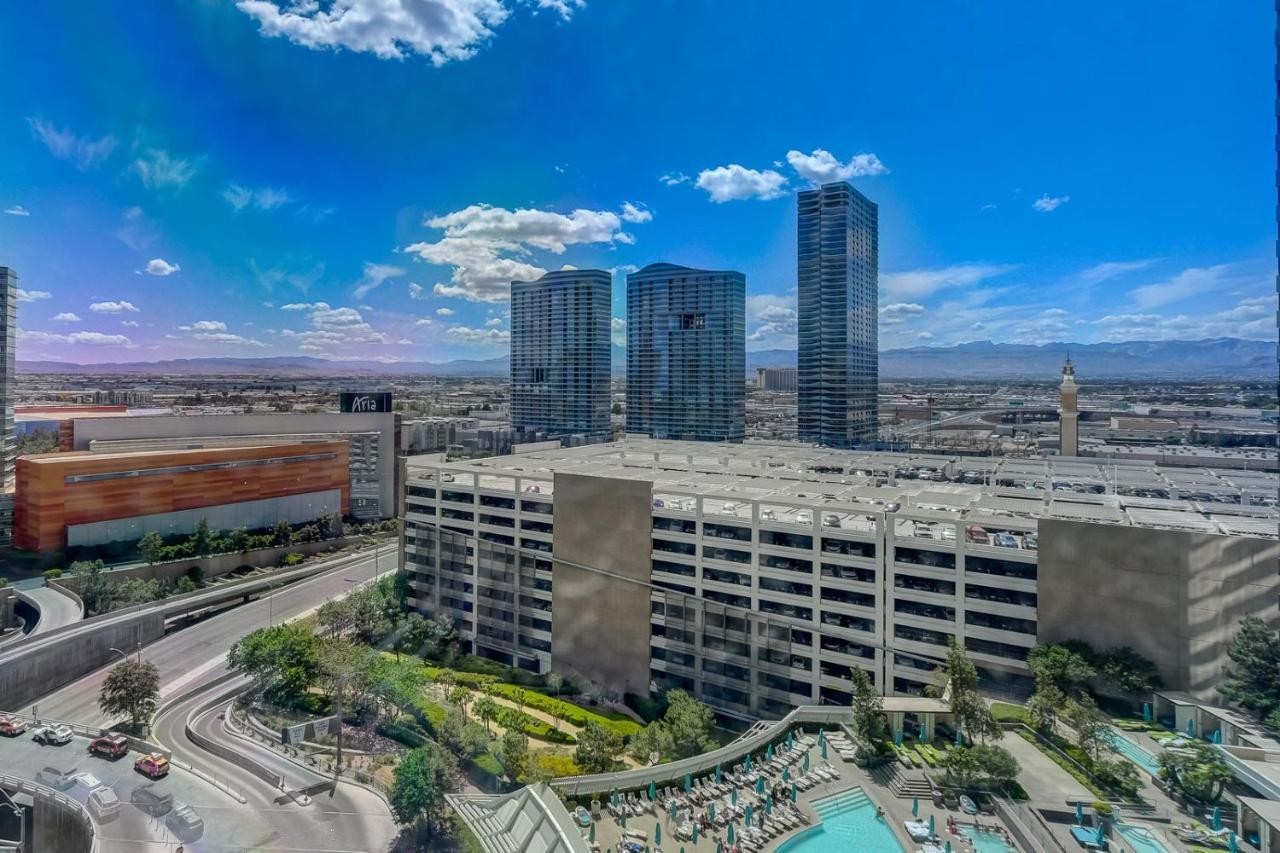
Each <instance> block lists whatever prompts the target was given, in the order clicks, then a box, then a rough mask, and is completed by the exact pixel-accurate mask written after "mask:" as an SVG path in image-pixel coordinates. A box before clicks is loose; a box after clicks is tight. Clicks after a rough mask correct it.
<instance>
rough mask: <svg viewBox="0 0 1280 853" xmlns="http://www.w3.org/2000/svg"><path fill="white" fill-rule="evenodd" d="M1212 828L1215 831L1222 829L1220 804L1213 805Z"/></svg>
mask: <svg viewBox="0 0 1280 853" xmlns="http://www.w3.org/2000/svg"><path fill="white" fill-rule="evenodd" d="M1213 828H1214V830H1215V831H1216V830H1219V829H1222V806H1214V807H1213Z"/></svg>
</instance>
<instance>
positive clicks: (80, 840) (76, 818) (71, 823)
mask: <svg viewBox="0 0 1280 853" xmlns="http://www.w3.org/2000/svg"><path fill="white" fill-rule="evenodd" d="M0 788H2V789H4V790H5V791H8V792H10V793H22V794H28V795H30V796H31V798H32V800H33V801H34V803H35V807H34V809H33V812H34V817H33V819H32V826H31V831H30V833H29V835H28V837H27V845H28V849H31V850H36V851H43V850H51V851H53V850H56V851H58V853H93V851H96V850H97V849H98V844H97V840H96V839H95V838H94V831H93V820H92V819H91V818H90V817H89V812H88V811H87V810H86V809H85V807H84V806H82V805H80V804H79V803H78V802H76V801H75V800H73V799H71V798H70V797H68V796H67V795H66V794H61V793H58V792H57V791H55V790H53V789H52V788H46V787H44V786H43V785H37V784H36V783H34V782H31V781H29V780H27V779H21V778H19V777H17V776H4V775H0Z"/></svg>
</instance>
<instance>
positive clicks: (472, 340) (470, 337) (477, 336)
mask: <svg viewBox="0 0 1280 853" xmlns="http://www.w3.org/2000/svg"><path fill="white" fill-rule="evenodd" d="M445 335H447V336H448V337H449V339H450V340H454V341H458V342H460V343H466V344H509V343H511V333H510V332H504V331H502V330H501V329H471V328H468V327H466V326H451V327H449V329H448V330H447V331H445Z"/></svg>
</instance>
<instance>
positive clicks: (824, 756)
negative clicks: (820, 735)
mask: <svg viewBox="0 0 1280 853" xmlns="http://www.w3.org/2000/svg"><path fill="white" fill-rule="evenodd" d="M818 750H819V751H820V752H821V753H822V760H823V761H826V760H827V742H826V741H825V740H823V741H818Z"/></svg>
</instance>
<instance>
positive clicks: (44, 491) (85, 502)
mask: <svg viewBox="0 0 1280 853" xmlns="http://www.w3.org/2000/svg"><path fill="white" fill-rule="evenodd" d="M347 447H348V446H347V443H346V442H345V441H328V442H307V443H302V442H298V443H289V444H277V445H269V446H248V447H224V448H206V449H201V450H143V451H134V452H123V453H113V452H106V453H94V452H87V451H85V452H74V451H73V452H69V453H41V454H35V455H32V456H23V457H21V458H20V459H18V464H17V471H18V474H17V481H18V488H17V493H16V494H17V499H16V503H15V506H14V537H13V544H14V546H15V547H17V548H20V549H23V550H26V551H38V552H48V551H56V550H59V549H62V548H66V547H68V546H80V545H102V544H106V543H110V542H136V541H137V540H138V539H141V538H142V536H144V535H145V534H147V533H151V532H156V533H159V534H161V535H165V536H167V535H172V534H187V533H191V532H193V531H194V530H195V529H196V526H197V524H199V522H200V521H201V520H203V521H206V522H208V524H209V526H210V527H211V528H212V529H214V530H234V529H237V528H241V527H243V528H246V529H251V530H252V529H258V528H269V527H273V526H274V525H275V524H277V523H278V522H279V521H281V520H284V521H288V522H290V523H292V524H299V523H303V522H309V521H314V520H316V519H319V518H327V517H331V516H333V515H335V514H340V515H346V514H347V510H348V498H349V495H350V485H349V482H348V478H347Z"/></svg>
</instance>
